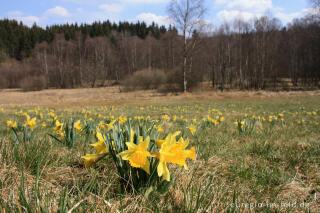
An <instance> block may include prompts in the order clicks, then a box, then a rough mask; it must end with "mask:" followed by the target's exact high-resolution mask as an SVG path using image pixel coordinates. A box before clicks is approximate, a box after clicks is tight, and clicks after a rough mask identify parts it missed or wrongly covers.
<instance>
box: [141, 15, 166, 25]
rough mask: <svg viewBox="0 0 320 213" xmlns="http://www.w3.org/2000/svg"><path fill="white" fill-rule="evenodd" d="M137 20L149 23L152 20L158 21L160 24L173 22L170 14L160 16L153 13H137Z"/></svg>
mask: <svg viewBox="0 0 320 213" xmlns="http://www.w3.org/2000/svg"><path fill="white" fill-rule="evenodd" d="M136 20H139V21H144V22H146V23H147V24H152V22H155V23H157V24H158V25H165V26H169V25H170V24H172V21H171V20H170V18H169V17H168V16H158V15H156V14H153V13H141V14H139V15H137V17H136Z"/></svg>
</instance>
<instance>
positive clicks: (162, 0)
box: [121, 0, 170, 4]
mask: <svg viewBox="0 0 320 213" xmlns="http://www.w3.org/2000/svg"><path fill="white" fill-rule="evenodd" d="M121 1H122V2H124V3H128V4H130V3H133V4H138V3H144V4H151V3H153V4H155V3H167V2H169V1H170V0H121Z"/></svg>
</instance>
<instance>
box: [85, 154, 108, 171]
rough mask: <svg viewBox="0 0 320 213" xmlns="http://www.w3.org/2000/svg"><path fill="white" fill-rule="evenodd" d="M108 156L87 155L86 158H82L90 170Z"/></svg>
mask: <svg viewBox="0 0 320 213" xmlns="http://www.w3.org/2000/svg"><path fill="white" fill-rule="evenodd" d="M105 156H106V154H86V155H85V156H82V157H81V158H82V159H84V165H85V167H86V168H90V167H91V166H93V165H94V164H95V163H97V162H98V161H99V160H101V159H102V158H104V157H105Z"/></svg>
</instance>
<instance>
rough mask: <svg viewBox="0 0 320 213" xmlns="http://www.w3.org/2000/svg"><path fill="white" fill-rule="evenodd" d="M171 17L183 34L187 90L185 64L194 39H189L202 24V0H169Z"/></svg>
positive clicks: (193, 44)
mask: <svg viewBox="0 0 320 213" xmlns="http://www.w3.org/2000/svg"><path fill="white" fill-rule="evenodd" d="M168 12H169V15H170V17H171V19H172V20H173V21H174V22H175V25H176V27H177V28H178V30H179V31H180V32H181V33H182V34H183V39H184V44H183V67H182V71H183V90H184V92H186V91H187V64H188V55H189V53H190V52H192V50H193V49H194V47H195V41H194V40H189V38H190V37H191V36H192V34H193V32H194V31H195V30H196V29H197V27H199V25H201V24H203V21H202V18H203V17H204V15H205V12H206V8H205V7H204V0H171V2H170V4H169V6H168Z"/></svg>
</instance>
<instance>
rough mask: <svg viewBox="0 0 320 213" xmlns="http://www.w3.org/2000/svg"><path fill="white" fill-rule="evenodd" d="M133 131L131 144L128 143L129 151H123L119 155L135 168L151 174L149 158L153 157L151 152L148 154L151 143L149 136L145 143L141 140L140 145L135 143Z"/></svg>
mask: <svg viewBox="0 0 320 213" xmlns="http://www.w3.org/2000/svg"><path fill="white" fill-rule="evenodd" d="M132 132H133V131H131V138H132V140H131V141H130V142H126V145H127V146H128V150H126V151H123V152H121V153H120V154H119V156H121V157H122V159H123V160H128V161H129V163H130V165H131V166H132V167H135V168H141V169H143V170H144V171H145V172H147V173H148V174H150V162H149V160H148V157H151V154H150V152H148V147H149V143H150V137H149V136H148V137H147V138H146V139H145V140H144V141H143V140H140V143H139V144H138V145H136V144H134V143H133V134H132Z"/></svg>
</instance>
